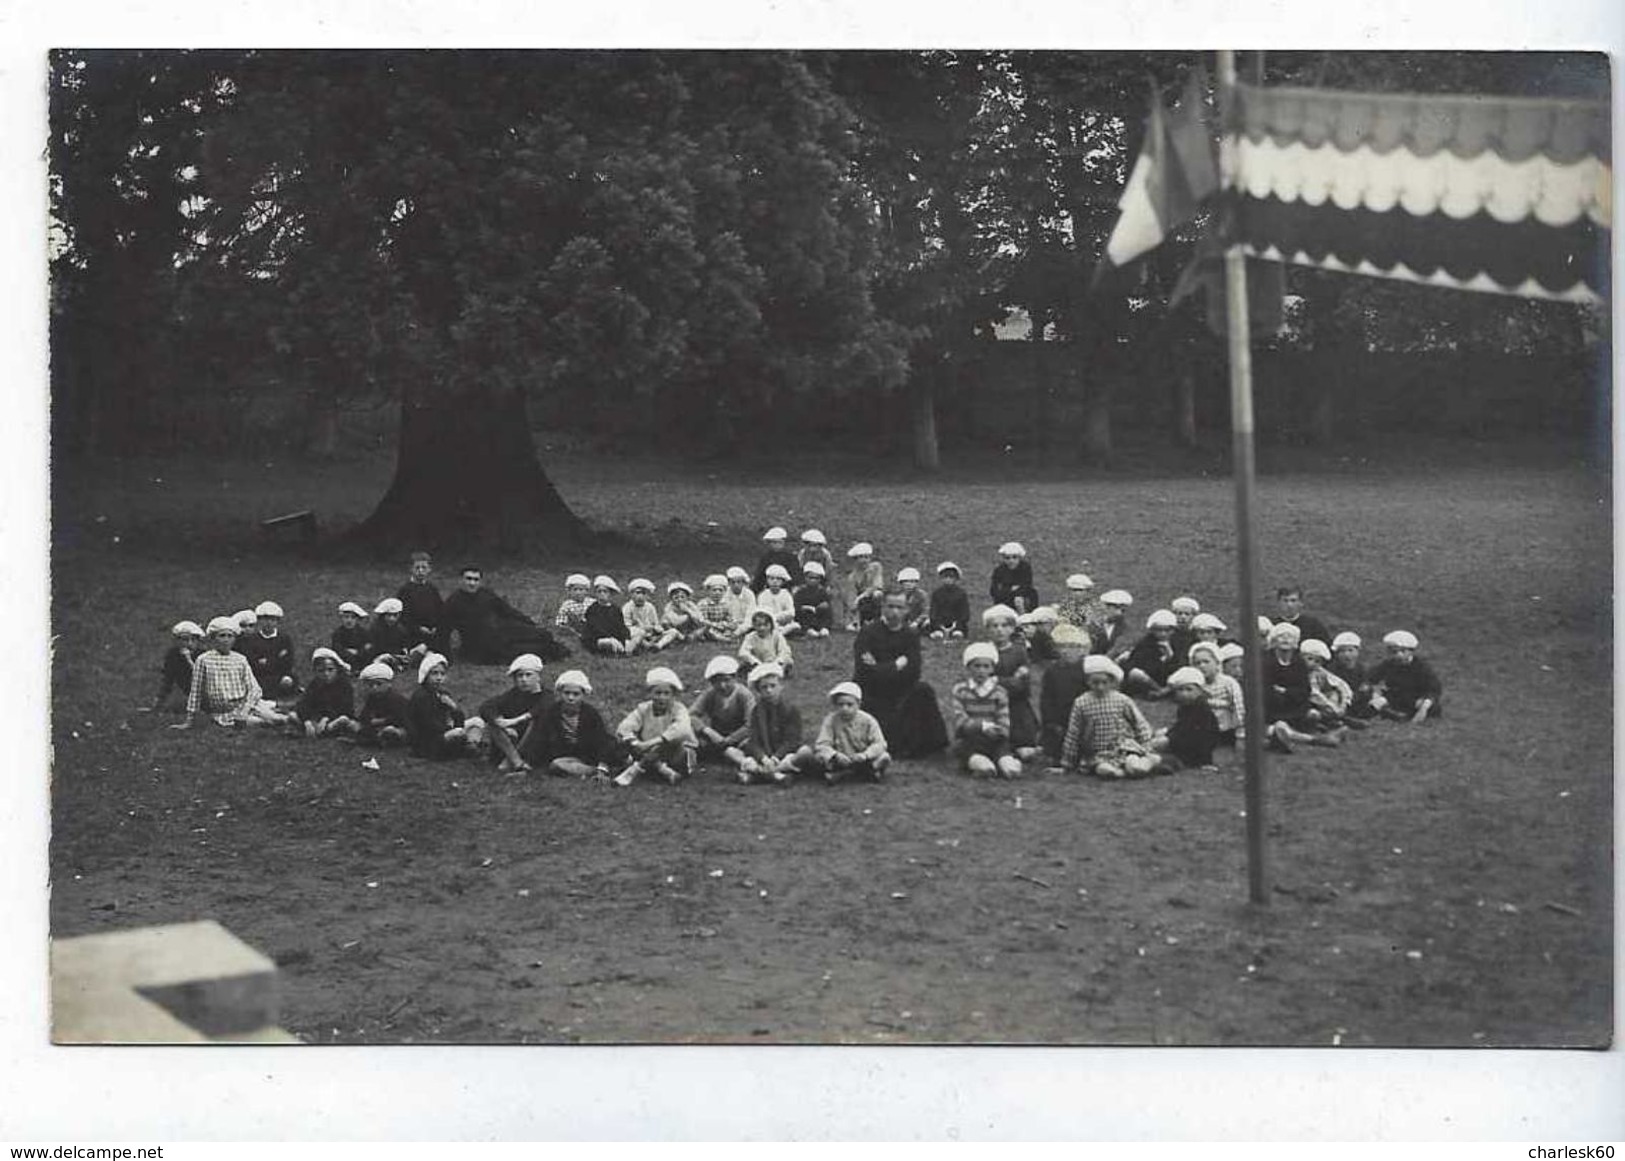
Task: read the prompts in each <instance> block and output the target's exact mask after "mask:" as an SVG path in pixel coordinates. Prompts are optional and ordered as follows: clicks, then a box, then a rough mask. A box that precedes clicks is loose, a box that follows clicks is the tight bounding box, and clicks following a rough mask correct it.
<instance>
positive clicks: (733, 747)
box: [688, 653, 756, 770]
mask: <svg viewBox="0 0 1625 1161" xmlns="http://www.w3.org/2000/svg"><path fill="white" fill-rule="evenodd" d="M705 683H706V686H707V688H706V690H705V692H704V693H702V694H700V696H699V697H697V698H695V699H694V703H693V704H692V705H690V706H689V707H688V716H689V718H690V719H691V720H692V721H693V723H694V734H695V737H697V738H698V739H699V751H698V756H699V758H700V760H701V761H705V760H707V759H714V758H720V759H722V760H724V761H726V762H727V763H728V764H729V765H730V766H732V767H733V768H734V769H736V770H737V769H738V768H739V765H740V763H741V762H742V761H743V760H744V757H745V752H744V750H742V749H741V748H740V747H741V746H742V745H743V744H744V741H745V735H746V734H748V733H749V732H750V711H751V710H753V709H755V708H756V695H755V694H753V693H751V691H750V690H748V689H746V688H745V687H744V686H743V685H741V684H740V683H739V662H737V661H735V660H734V659H733V658H732V657H729V656H728V655H727V654H725V653H724V654H721V655H719V656H716V657H713V658H711V660H710V661H708V662H706V665H705Z"/></svg>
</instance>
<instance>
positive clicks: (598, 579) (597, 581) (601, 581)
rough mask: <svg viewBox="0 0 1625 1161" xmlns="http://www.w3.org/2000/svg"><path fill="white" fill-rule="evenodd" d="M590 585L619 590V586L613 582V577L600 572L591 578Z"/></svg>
mask: <svg viewBox="0 0 1625 1161" xmlns="http://www.w3.org/2000/svg"><path fill="white" fill-rule="evenodd" d="M592 587H593V588H595V589H608V590H610V592H614V593H618V592H620V591H621V586H620V585H618V584H616V583H615V578H614V577H612V576H605V575H604V574H602V573H600V574H599V575H597V576H595V577H593V578H592Z"/></svg>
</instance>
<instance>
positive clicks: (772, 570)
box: [763, 564, 790, 580]
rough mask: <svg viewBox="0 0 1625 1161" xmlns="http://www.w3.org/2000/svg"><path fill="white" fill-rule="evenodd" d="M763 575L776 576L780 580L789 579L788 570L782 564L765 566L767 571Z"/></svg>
mask: <svg viewBox="0 0 1625 1161" xmlns="http://www.w3.org/2000/svg"><path fill="white" fill-rule="evenodd" d="M763 575H764V576H776V577H778V578H779V579H780V580H789V579H790V570H789V569H787V568H785V567H784V566H783V565H782V564H770V565H768V566H767V571H766V572H765V573H764V574H763Z"/></svg>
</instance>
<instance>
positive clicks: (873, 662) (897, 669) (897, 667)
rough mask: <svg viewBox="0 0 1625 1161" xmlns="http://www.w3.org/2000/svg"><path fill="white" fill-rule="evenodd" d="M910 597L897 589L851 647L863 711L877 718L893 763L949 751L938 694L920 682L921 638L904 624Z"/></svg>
mask: <svg viewBox="0 0 1625 1161" xmlns="http://www.w3.org/2000/svg"><path fill="white" fill-rule="evenodd" d="M907 617H908V597H907V595H906V594H905V593H904V592H903V591H902V590H901V589H898V588H892V589H888V590H887V591H886V594H885V596H884V597H883V598H882V599H881V605H880V618H879V620H875V621H870V622H869V623H868V624H867V625H865V626H864V627H863V628H862V629H860V630H859V631H858V635H857V637H856V639H854V641H853V642H852V656H853V660H854V662H855V666H854V673H853V678H854V680H855V681H857V683H858V685H859V687H860V688H862V690H863V708H864V709H865V710H866V711H867V712H869V713H871V714H873V715H874V717H875V719H876V720H877V721H878V722H879V723H880V728H881V731H882V732H883V733H884V734H885V735H886V740H887V742H888V744H889V749H890V751H891V755H892V757H894V758H920V757H924V756H925V755H927V754H935V753H938V752H940V751H941V750H943V749H946V748H947V745H948V726H947V724H946V723H945V722H944V721H943V720H942V710H941V708H940V707H939V706H938V705H937V695H936V691H935V690H933V689H932V688H931V687H930V686H929V685H927V684H926V683H925V682H923V681H921V680H920V634H919V633H918V632H917V631H915V630H914V629H911V628H909V626H908V625H907V624H906V623H905V622H906V620H907Z"/></svg>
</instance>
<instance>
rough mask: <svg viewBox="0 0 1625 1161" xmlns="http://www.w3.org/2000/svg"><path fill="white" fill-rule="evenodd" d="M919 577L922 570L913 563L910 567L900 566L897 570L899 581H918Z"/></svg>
mask: <svg viewBox="0 0 1625 1161" xmlns="http://www.w3.org/2000/svg"><path fill="white" fill-rule="evenodd" d="M919 579H920V570H919V569H917V568H915V567H914V566H913V565H910V566H909V567H908V568H900V569H898V570H897V580H898V582H899V583H901V582H903V581H906V580H911V581H917V580H919Z"/></svg>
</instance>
